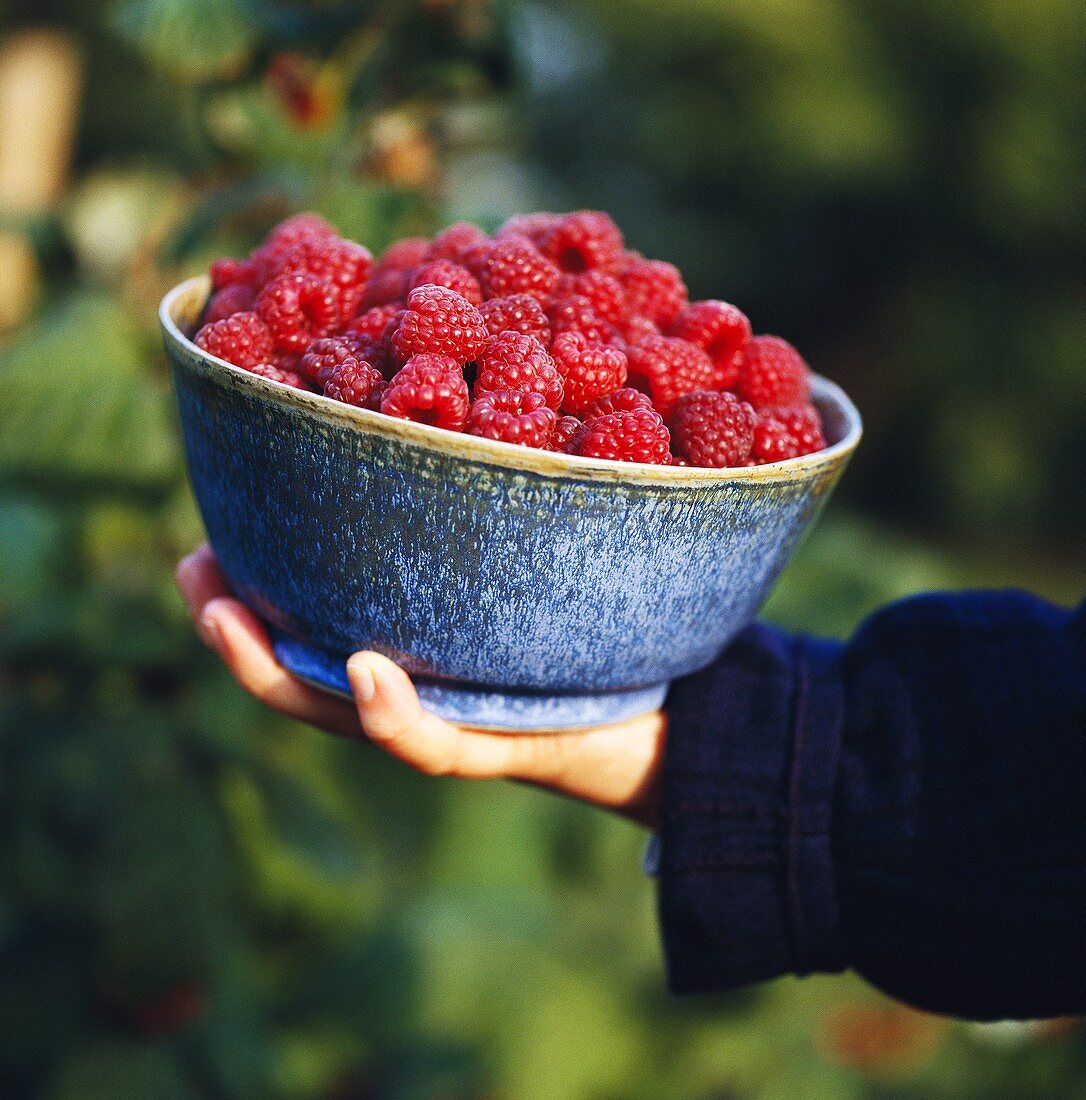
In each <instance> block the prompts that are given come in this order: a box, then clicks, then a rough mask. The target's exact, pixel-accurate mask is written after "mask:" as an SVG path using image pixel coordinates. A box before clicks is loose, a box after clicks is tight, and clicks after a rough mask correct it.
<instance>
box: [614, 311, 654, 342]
mask: <svg viewBox="0 0 1086 1100" xmlns="http://www.w3.org/2000/svg"><path fill="white" fill-rule="evenodd" d="M620 332H621V334H622V340H623V342H624V343H626V344H640V343H641V341H642V340H644V339H645V338H646V337H647V336H660V335H662V333H661V332H660V329H659V327H658V326H657V325H656V324H655V323H654V322H652V321H650V320H649V319H648V318H647V317H631V318H630V319H629V320H628V321H626V322H625V323H624V324H623V325H622V328H621V329H620Z"/></svg>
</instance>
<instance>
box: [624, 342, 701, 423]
mask: <svg viewBox="0 0 1086 1100" xmlns="http://www.w3.org/2000/svg"><path fill="white" fill-rule="evenodd" d="M627 358H628V360H629V366H630V369H629V380H630V385H631V386H634V387H635V388H637V389H643V390H644V391H645V392H646V393H647V394H649V396H650V397H651V398H652V403H653V405H655V406H656V408H657V409H658V410H659V412H660V414H661V415H662V416H665V417H667V416H670V415H671V410H672V408H673V407H674V405H675V402H676V401H677V400H678V399H679V398H680V397H682V395H683V394H684V393H692V392H693V391H694V390H706V389H709V387H710V386H711V385H712V383H713V361H712V360H711V359H710V358H709V356H708V355H707V354H706V353H705V352H704V351H702V350H701V348H699V347H697V346H695V345H694V344H688V343H687V342H686V341H685V340H678V339H675V338H674V337H670V336H647V337H645V339H644V340H642V341H641V342H640V343H638V344H635V345H634V346H633V347H631V348H629V349H628V351H627Z"/></svg>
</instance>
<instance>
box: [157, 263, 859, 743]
mask: <svg viewBox="0 0 1086 1100" xmlns="http://www.w3.org/2000/svg"><path fill="white" fill-rule="evenodd" d="M208 289H209V286H208V281H207V279H206V278H198V279H192V280H190V281H189V282H186V283H183V284H182V285H181V286H179V287H177V288H176V289H174V290H173V291H172V292H171V293H170V294H168V295H167V296H166V298H165V299H164V300H163V302H162V308H161V313H160V315H161V321H162V329H163V333H164V337H165V344H166V351H167V353H168V355H169V358H170V361H171V364H172V368H173V379H174V388H175V392H176V396H177V405H178V410H179V412H180V417H181V425H182V428H183V431H184V438H185V449H186V453H187V457H188V467H189V475H190V477H191V480H192V486H193V489H194V490H195V493H196V499H197V502H198V503H199V506H200V511H201V513H202V515H203V518H204V524H205V526H206V527H207V533H208V537H209V539H210V541H211V545H212V546H213V547H214V549H215V553H216V554H217V555H218V558H219V561H220V563H221V564H222V568H223V570H224V572H225V574H226V576H227V578H228V579H229V581H230V583H231V584H232V585H233V587H234V590H235V591H236V592H237V594H238V596H239V597H240V598H241V599H242V600H244V601H245V602H246V603H247V604H248V605H249V606H250V607H252V608H253V610H254V611H256V612H257V614H259V615H260V616H261V617H262V618H263V619H264V620H265V622H266V623H267V624H268V626H269V628H270V630H271V632H272V637H273V640H274V643H275V648H276V653H277V655H278V657H279V660H280V661H281V662H282V664H283V665H284V666H285V667H286V668H288V669H290V670H291V671H292V672H294V673H295V674H296V675H298V676H300V677H303V678H304V679H306V680H309V681H311V682H312V683H314V684H317V685H319V686H320V687H323V688H326V689H328V690H330V691H333V692H344V693H345V692H347V690H348V686H347V678H346V672H345V662H346V659H347V657H348V656H349V655H350V654H351V653H353V652H354V651H356V650H359V649H374V650H377V651H378V652H381V653H384V654H387V655H388V656H389V657H391V658H392V659H393V660H395V661H397V662H399V663H400V664H402V665H403V666H404V667H405V668H407V669H408V671H409V672H411V673H412V674H413V675H414V676H415V677H416V678H417V681H418V683H419V688H420V694H421V695H422V697H423V701H424V704H425V705H426V706H427V707H428V708H429V709H431V710H433V711H436V712H437V713H439V714H441V715H443V716H445V717H447V718H450V719H452V720H455V721H459V722H464V723H467V724H470V725H474V726H481V727H490V728H499V729H517V730H532V729H535V730H542V729H561V728H570V727H577V726H585V725H591V724H595V723H598V722H606V721H618V720H620V719H622V718H626V717H629V716H632V715H634V714H639V713H643V712H645V711H648V710H651V709H653V708H655V707H656V706H658V705H659V704H660V703H661V702H662V701H663V698H664V695H665V692H666V690H667V685H668V682H669V681H670V680H672V679H674V678H675V677H677V676H682V675H684V674H685V673H689V672H692V671H694V670H695V669H697V668H700V667H702V666H704V665H706V664H708V663H709V662H710V661H711V660H712V659H713V657H714V656H715V655H716V654H717V653H718V652H719V651H720V649H721V648H722V647H723V646H724V645H725V644H726V643H727V642H728V641H729V640H730V639H731V638H732V637H733V636H734V635H735V634H737V633H738V632H739V631H740V630H742V629H743V628H744V627H745V626H746V625H747V624H749V623H750V622H751V621H752V620H753V618H754V616H755V615H756V614H757V611H758V608H759V607H760V606H761V604H762V602H763V601H764V600H765V598H766V596H767V595H768V594H769V591H770V588H771V587H772V585H773V583H774V581H775V580H776V579H777V577H778V575H779V574H780V572H781V570H782V569H783V568H784V565H785V563H786V562H787V561H788V558H789V555H790V554H791V553H792V551H793V550H794V549H795V547H796V544H797V543H798V542H799V540H800V537H801V536H802V535H803V533H804V531H805V530H806V529H807V528H808V526H809V525H810V524H811V521H812V520H813V519H814V517H815V516H816V515H817V513H818V511H819V509H820V508H821V506H822V505H823V504H824V503H825V501H826V498H827V496H828V495H829V492H830V490H831V489H832V488H833V486H834V484H835V483H836V481H837V479H838V477H839V476H840V475H841V472H842V470H843V469H844V466H845V464H846V462H847V461H848V458H849V456H850V455H851V453H852V451H853V450H854V449H855V447H856V444H857V442H858V441H859V438H860V418H859V415H858V413H857V412H856V409H855V408H854V407H853V405H852V403H851V402H850V401H849V399H848V398H847V397H846V396H845V395H844V393H843V392H842V391H841V390H840V389H839V388H838V387H837V386H835V385H833V383H831V382H828V381H826V380H825V379H821V378H819V379H817V380H816V382H815V388H814V399H815V402H816V403H817V405H818V406H819V408H820V410H821V413H822V417H823V421H824V427H825V432H826V437H827V439H828V440H829V442H830V446H829V447H828V448H827V449H825V450H823V451H820V452H818V453H817V454H812V455H807V456H805V457H802V458H797V459H791V460H789V461H787V462H780V463H775V464H772V465H767V466H755V467H750V468H745V469H740V470H705V469H693V468H683V467H660V466H647V465H641V464H633V463H624V462H604V461H599V460H595V459H582V458H577V457H573V456H568V455H560V454H553V453H549V452H542V451H538V450H530V449H528V448H524V447H517V446H513V445H510V444H507V443H499V442H494V441H491V440H484V439H478V438H476V437H473V436H469V435H460V434H457V433H453V432H446V431H442V430H441V429H439V428H431V427H428V426H426V425H421V424H413V423H409V422H407V421H402V420H396V419H393V418H391V417H386V416H382V415H380V414H379V413H373V412H368V411H366V410H363V409H356V408H353V407H350V406H348V405H343V404H340V403H337V402H333V401H330V400H328V399H326V398H324V397H321V396H318V395H316V394H310V393H303V392H301V391H298V390H294V389H291V388H289V387H287V386H284V385H281V384H279V383H277V382H270V381H267V380H266V379H263V378H260V377H258V376H257V375H254V374H250V373H248V372H247V371H244V370H240V369H238V368H237V367H234V366H231V365H230V364H228V363H226V362H224V361H223V360H221V359H216V358H215V357H213V356H210V355H207V354H205V353H204V352H203V351H201V350H200V349H199V348H197V347H196V346H195V345H194V344H193V343H192V342H191V341H190V340H189V339H188V338H187V336H186V333H191V332H192V331H193V329H194V327H195V326H196V323H197V320H198V318H199V316H200V312H201V310H202V308H203V305H204V302H205V300H206V298H207V294H208Z"/></svg>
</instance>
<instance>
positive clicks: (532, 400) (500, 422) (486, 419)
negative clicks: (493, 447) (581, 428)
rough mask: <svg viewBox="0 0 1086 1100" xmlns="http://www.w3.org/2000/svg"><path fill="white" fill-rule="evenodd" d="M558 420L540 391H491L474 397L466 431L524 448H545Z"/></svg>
mask: <svg viewBox="0 0 1086 1100" xmlns="http://www.w3.org/2000/svg"><path fill="white" fill-rule="evenodd" d="M557 423H558V414H557V413H556V412H555V411H554V410H553V409H550V408H548V407H547V403H546V401H545V400H544V398H543V395H542V394H541V393H524V392H521V391H513V390H491V391H489V392H488V393H484V394H482V395H481V396H480V397H477V398H476V399H475V402H474V404H473V405H472V406H471V411H470V412H469V414H468V425H467V428H466V429H465V430H466V431H467V432H468V434H469V435H478V436H482V437H483V438H484V439H500V440H502V441H503V442H505V443H519V444H520V445H521V446H522V447H546V446H547V443H548V441H549V440H550V438H551V436H552V434H553V433H554V427H555V425H556V424H557Z"/></svg>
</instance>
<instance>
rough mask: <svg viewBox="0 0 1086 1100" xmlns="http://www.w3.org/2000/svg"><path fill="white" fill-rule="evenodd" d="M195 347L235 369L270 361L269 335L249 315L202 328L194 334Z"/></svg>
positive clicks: (260, 323) (240, 315)
mask: <svg viewBox="0 0 1086 1100" xmlns="http://www.w3.org/2000/svg"><path fill="white" fill-rule="evenodd" d="M195 343H196V346H197V347H199V348H203V350H204V351H206V352H207V353H208V355H217V356H218V357H219V358H220V359H225V360H226V361H227V362H228V363H233V364H234V366H235V367H246V368H252V367H255V366H256V365H257V364H258V363H266V362H267V361H268V360H269V359H271V357H272V338H271V333H270V332H269V331H268V327H267V325H265V324H264V322H263V321H262V320H261V319H260V318H259V317H258V316H257V315H256V314H255V313H253V312H252V311H246V312H244V313H235V314H234V315H233V317H227V318H225V319H224V320H222V321H212V322H211V323H210V324H207V325H204V327H203V328H202V329H200V331H199V332H198V333H196V338H195Z"/></svg>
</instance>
